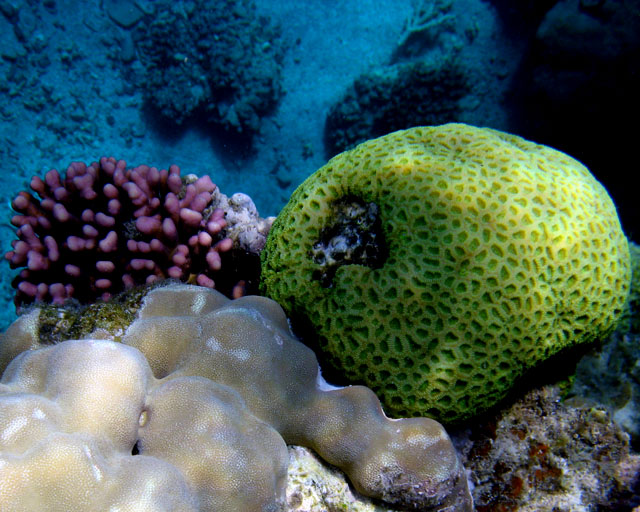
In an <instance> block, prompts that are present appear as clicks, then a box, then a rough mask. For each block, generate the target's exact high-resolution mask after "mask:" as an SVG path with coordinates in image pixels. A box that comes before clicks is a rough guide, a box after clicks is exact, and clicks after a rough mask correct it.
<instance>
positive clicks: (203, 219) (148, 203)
mask: <svg viewBox="0 0 640 512" xmlns="http://www.w3.org/2000/svg"><path fill="white" fill-rule="evenodd" d="M30 185H31V189H32V190H33V192H35V194H34V193H32V192H26V191H22V192H20V193H19V194H18V195H17V196H16V198H15V199H14V200H13V202H12V206H13V208H14V210H15V211H16V212H17V215H15V216H14V217H13V218H12V219H11V223H12V224H13V225H14V226H16V227H17V228H18V230H17V236H18V240H14V241H13V242H12V246H13V250H12V251H9V252H8V253H7V254H6V255H5V257H6V259H8V260H9V262H10V264H11V267H12V268H20V267H25V268H23V269H22V270H21V271H20V272H19V274H18V275H17V276H16V278H15V279H14V282H13V285H14V287H15V288H16V289H17V290H16V297H15V303H16V306H17V307H18V308H20V306H22V305H24V304H29V303H31V302H34V301H40V302H53V303H62V302H64V301H65V300H66V299H68V298H71V297H73V298H74V299H77V300H79V301H80V302H90V301H93V300H95V299H97V298H101V299H104V300H106V299H108V298H109V297H111V296H112V295H113V294H114V293H118V292H120V291H122V290H123V289H127V288H131V287H133V286H136V285H139V284H145V283H152V282H154V281H156V280H158V279H164V278H175V279H179V280H181V281H185V282H189V283H193V284H199V285H201V286H206V287H209V288H213V287H214V286H215V282H214V277H216V273H217V272H218V271H219V270H220V268H221V265H222V260H221V254H223V253H225V252H227V251H230V250H231V248H232V247H233V240H232V239H231V238H229V237H227V236H226V233H225V230H224V228H225V227H226V225H227V221H226V220H225V211H224V209H223V208H220V207H218V206H219V205H218V203H219V202H218V201H216V198H218V197H222V198H224V199H225V201H224V203H223V204H225V203H226V197H225V196H224V195H222V194H219V192H217V190H216V185H214V184H213V182H212V181H211V178H210V177H209V176H202V177H200V178H196V177H194V176H192V175H189V176H187V177H181V176H180V169H179V168H178V166H176V165H172V166H171V167H169V170H165V169H163V170H158V169H156V168H155V167H149V166H146V165H140V166H138V167H135V168H133V169H127V168H126V163H125V162H124V161H123V160H116V159H114V158H105V157H103V158H101V159H100V162H99V163H98V162H94V163H92V164H91V165H89V166H87V165H85V164H84V163H81V162H73V163H72V164H71V165H70V166H69V167H68V168H67V172H66V175H65V176H64V177H63V176H62V175H61V174H60V173H59V172H58V171H56V170H55V169H54V170H51V171H49V172H47V173H46V175H45V177H44V180H42V179H41V178H39V177H37V176H34V177H33V178H32V179H31V184H30ZM235 293H238V291H237V290H236V292H235Z"/></svg>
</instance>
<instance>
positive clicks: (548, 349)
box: [261, 124, 630, 421]
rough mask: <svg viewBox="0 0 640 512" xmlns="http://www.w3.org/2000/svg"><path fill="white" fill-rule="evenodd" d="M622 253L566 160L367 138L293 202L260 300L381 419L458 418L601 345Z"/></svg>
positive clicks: (451, 131)
mask: <svg viewBox="0 0 640 512" xmlns="http://www.w3.org/2000/svg"><path fill="white" fill-rule="evenodd" d="M629 279H630V268H629V248H628V244H627V240H626V238H625V236H624V234H623V233H622V230H621V227H620V223H619V220H618V217H617V214H616V210H615V207H614V205H613V202H612V201H611V199H610V197H609V196H608V195H607V193H606V191H605V189H604V188H603V187H602V186H601V185H600V184H599V183H598V182H597V181H596V180H595V179H594V178H593V176H592V175H591V174H590V173H589V171H588V170H587V169H586V168H585V167H584V166H583V165H581V164H580V163H579V162H577V161H576V160H574V159H572V158H570V157H569V156H567V155H565V154H563V153H560V152H558V151H556V150H553V149H551V148H548V147H545V146H541V145H537V144H534V143H532V142H528V141H526V140H524V139H522V138H520V137H517V136H514V135H509V134H506V133H502V132H499V131H496V130H491V129H486V128H475V127H472V126H467V125H463V124H448V125H443V126H437V127H427V128H424V127H422V128H413V129H410V130H405V131H399V132H395V133H391V134H389V135H387V136H384V137H381V138H378V139H375V140H370V141H368V142H365V143H363V144H361V145H359V146H358V147H356V148H355V149H353V150H351V151H347V152H345V153H342V154H340V155H338V156H336V157H335V158H333V159H332V160H331V161H329V162H328V163H327V164H326V165H325V166H324V167H322V168H321V169H320V170H318V171H317V172H316V173H315V174H313V175H312V176H310V177H309V178H308V179H307V180H306V181H305V182H304V183H303V184H302V185H301V186H300V187H299V188H298V189H297V190H296V191H295V192H294V194H293V195H292V197H291V200H290V201H289V203H288V204H287V205H286V206H285V208H284V209H283V210H282V212H281V213H280V215H279V216H278V218H277V220H276V221H275V223H274V225H273V228H272V230H271V232H270V234H269V238H268V241H267V245H266V247H265V249H264V251H263V253H262V282H261V286H262V290H263V291H264V292H265V293H266V294H267V295H269V296H270V297H272V298H273V299H275V300H276V301H278V302H279V303H280V304H281V305H282V306H283V307H284V309H285V311H286V312H287V313H288V314H289V315H290V316H291V317H292V318H293V319H294V321H296V320H297V321H298V322H299V325H300V324H305V325H307V326H310V327H311V330H312V331H314V332H315V333H316V336H317V340H316V341H317V344H318V348H319V350H320V352H321V354H320V357H321V361H323V364H329V365H330V366H331V367H333V368H334V369H336V370H338V371H339V372H340V374H341V375H343V376H344V377H345V378H346V379H348V380H350V381H357V382H364V383H366V384H367V385H368V386H370V387H371V388H373V389H374V390H375V391H376V392H377V394H378V396H379V397H380V398H381V400H382V402H383V403H384V406H385V408H386V410H387V411H388V412H389V413H391V414H392V415H396V416H397V415H406V414H411V415H430V416H433V417H436V418H438V419H440V420H447V421H453V420H460V419H463V418H466V417H469V416H470V415H473V414H476V413H478V412H480V411H482V410H485V409H486V408H488V407H490V406H491V405H493V404H494V403H496V402H497V401H498V400H499V399H501V398H502V397H503V396H504V395H505V394H506V392H507V391H508V389H509V388H510V387H511V386H512V385H513V383H514V381H515V380H516V379H517V378H518V377H519V376H520V375H522V374H523V372H524V371H525V370H526V369H527V368H530V367H532V366H534V365H535V364H536V363H538V362H539V361H541V360H543V359H545V358H547V357H549V356H550V355H552V354H554V353H556V352H558V351H559V350H561V349H563V348H565V347H568V346H571V345H574V344H576V343H581V342H590V341H593V340H595V339H596V338H598V337H600V336H603V335H606V334H607V333H608V332H609V331H610V330H611V329H612V328H613V327H614V324H615V322H616V319H617V318H618V317H619V315H620V313H621V311H622V309H623V307H624V304H625V298H626V296H627V293H628V289H629Z"/></svg>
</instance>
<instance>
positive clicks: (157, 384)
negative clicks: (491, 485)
mask: <svg viewBox="0 0 640 512" xmlns="http://www.w3.org/2000/svg"><path fill="white" fill-rule="evenodd" d="M39 315H40V310H39V309H37V308H36V309H33V310H32V311H31V312H29V313H28V314H26V315H23V316H22V317H21V318H19V319H18V320H17V321H16V322H14V324H12V326H11V327H10V328H9V329H8V331H7V332H6V333H5V334H4V335H3V336H2V337H0V361H8V360H12V362H11V363H9V365H8V366H7V368H6V370H5V371H4V374H3V376H2V380H1V381H0V449H1V450H0V503H2V504H3V507H2V510H3V512H4V511H5V510H6V511H7V512H14V511H18V510H65V511H67V510H68V511H73V510H114V509H115V508H118V507H120V506H123V504H127V505H128V506H130V507H133V506H134V505H135V507H136V510H165V509H166V510H203V511H204V510H215V511H216V512H226V511H228V512H236V511H246V512H252V511H261V512H275V511H277V510H280V508H281V507H282V506H283V504H284V502H285V498H284V481H285V476H286V473H285V470H286V466H287V451H286V447H285V444H284V442H287V443H292V444H298V445H304V446H308V447H310V448H312V449H313V450H314V451H315V452H316V453H318V454H319V455H320V457H322V458H323V459H324V460H326V461H327V462H329V463H331V464H333V465H335V466H337V467H339V468H341V469H343V470H344V471H345V473H346V474H347V475H348V476H349V478H350V480H351V482H352V483H353V485H354V487H355V488H356V489H357V490H358V491H359V492H361V493H362V494H365V495H367V496H371V497H374V498H378V499H381V500H384V501H385V502H386V503H387V504H388V505H390V506H397V507H403V508H409V509H412V510H415V509H419V510H425V511H440V512H445V511H449V510H459V511H461V512H470V511H471V510H472V509H473V506H472V502H471V496H470V494H469V490H468V487H467V480H466V475H465V472H464V468H463V467H462V465H461V464H460V462H459V460H458V458H457V455H456V452H455V450H454V448H453V445H452V444H451V441H450V439H449V437H448V436H447V434H446V432H445V431H444V429H443V428H442V426H441V425H440V424H439V423H437V422H436V421H434V420H431V419H427V418H409V419H403V420H395V421H393V420H389V419H388V418H387V417H385V416H384V414H383V412H382V409H381V407H380V403H379V401H378V400H377V398H376V397H375V395H374V394H373V393H372V392H371V390H369V389H367V388H365V387H362V386H350V387H346V388H335V387H331V386H329V385H328V384H327V383H326V382H324V380H323V379H322V377H321V376H320V374H319V368H318V363H317V360H316V358H315V356H314V354H313V352H312V351H311V350H310V349H309V348H308V347H306V346H305V345H303V344H302V343H300V342H299V341H298V340H296V339H295V338H294V337H293V336H292V334H291V332H290V330H289V326H288V324H287V319H286V318H285V316H284V313H283V311H282V308H280V307H279V306H278V305H277V304H276V303H275V302H273V301H271V300H269V299H267V298H265V297H255V296H251V297H242V298H240V299H237V300H234V301H231V300H229V299H227V298H226V297H224V296H223V295H222V294H220V293H218V292H217V291H215V290H211V289H208V288H204V287H198V286H190V285H182V284H173V285H168V286H163V287H158V288H155V289H154V290H152V291H150V292H149V293H148V294H147V295H146V296H145V297H144V299H143V302H142V304H141V306H140V309H139V310H138V315H137V319H136V320H135V321H133V323H131V324H130V325H129V327H128V328H127V329H126V331H125V332H124V333H123V332H122V331H119V332H104V331H103V332H100V333H94V334H93V335H92V336H93V337H98V336H101V337H103V338H104V337H106V336H110V337H111V338H113V339H116V338H117V339H119V340H120V341H121V342H122V343H121V344H118V343H116V342H115V341H107V340H104V339H103V340H100V339H97V340H71V341H63V342H61V343H58V344H54V345H53V346H47V345H45V344H43V343H41V342H40V337H39V334H40V332H39V331H40V329H39V318H38V317H39ZM0 370H2V367H0ZM283 440H284V441H283ZM141 489H145V491H144V492H142V491H141Z"/></svg>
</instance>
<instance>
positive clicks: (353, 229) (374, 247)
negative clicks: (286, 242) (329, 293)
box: [310, 196, 388, 288]
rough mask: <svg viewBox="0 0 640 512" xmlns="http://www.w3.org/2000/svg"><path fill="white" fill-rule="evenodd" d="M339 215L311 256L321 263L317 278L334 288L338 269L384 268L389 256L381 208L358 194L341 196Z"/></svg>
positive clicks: (335, 209)
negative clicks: (344, 267) (346, 267)
mask: <svg viewBox="0 0 640 512" xmlns="http://www.w3.org/2000/svg"><path fill="white" fill-rule="evenodd" d="M331 209H332V211H333V212H335V216H334V217H333V219H332V222H331V223H330V224H328V225H327V226H325V227H324V228H323V229H322V230H321V232H320V237H319V239H318V241H317V242H315V243H314V244H313V246H312V248H311V251H310V253H311V254H310V256H311V258H312V259H313V262H314V263H315V264H316V265H317V268H316V270H315V271H314V273H313V279H315V280H318V281H320V283H321V284H322V286H323V287H325V288H331V287H332V286H333V279H334V277H335V275H336V271H337V270H338V268H340V267H341V266H343V265H364V266H366V267H369V268H381V267H382V265H384V262H385V261H386V259H387V256H388V249H387V244H386V242H385V237H384V233H383V229H382V223H381V221H380V214H379V213H380V212H379V210H380V209H379V207H378V205H377V204H376V203H374V202H369V203H367V202H365V201H364V200H362V199H361V198H359V197H356V196H346V197H343V198H340V199H338V200H337V201H335V202H334V204H333V205H332V208H331Z"/></svg>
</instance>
